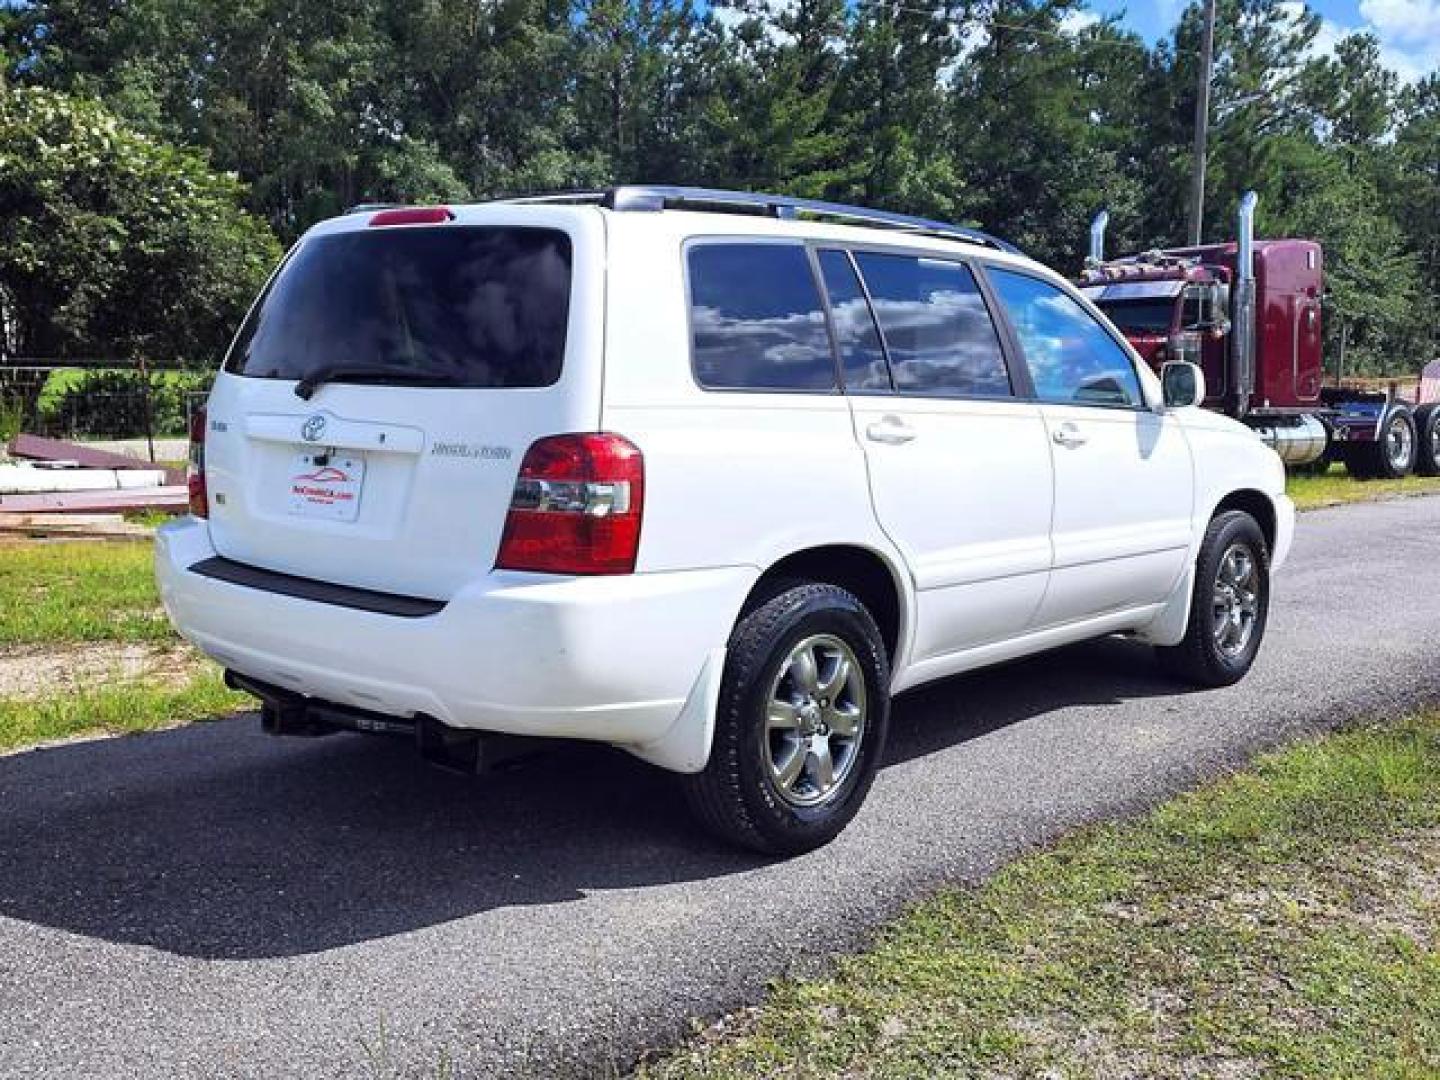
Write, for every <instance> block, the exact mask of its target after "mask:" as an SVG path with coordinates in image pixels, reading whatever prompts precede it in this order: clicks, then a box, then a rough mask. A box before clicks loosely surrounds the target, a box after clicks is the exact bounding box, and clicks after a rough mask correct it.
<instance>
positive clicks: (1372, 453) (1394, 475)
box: [1345, 405, 1416, 480]
mask: <svg viewBox="0 0 1440 1080" xmlns="http://www.w3.org/2000/svg"><path fill="white" fill-rule="evenodd" d="M1415 450H1416V438H1415V418H1414V416H1412V415H1411V413H1410V410H1409V409H1408V408H1406V407H1405V406H1404V405H1397V406H1395V407H1394V408H1393V409H1391V410H1390V412H1389V414H1388V415H1387V416H1386V417H1385V422H1384V423H1383V424H1382V425H1381V426H1380V433H1379V437H1378V438H1376V440H1375V441H1374V442H1370V443H1359V444H1354V445H1351V446H1350V447H1349V448H1348V451H1347V454H1346V458H1345V463H1346V465H1347V466H1348V467H1349V469H1350V472H1351V474H1352V475H1354V476H1356V477H1358V478H1359V479H1362V480H1375V479H1380V480H1399V479H1400V478H1401V477H1403V476H1408V475H1410V470H1411V469H1413V468H1414V467H1415V458H1416V452H1415Z"/></svg>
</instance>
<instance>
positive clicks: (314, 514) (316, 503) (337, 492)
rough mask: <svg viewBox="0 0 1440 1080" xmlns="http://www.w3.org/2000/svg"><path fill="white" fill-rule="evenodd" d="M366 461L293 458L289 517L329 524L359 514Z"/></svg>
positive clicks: (310, 456)
mask: <svg viewBox="0 0 1440 1080" xmlns="http://www.w3.org/2000/svg"><path fill="white" fill-rule="evenodd" d="M364 484H365V458H364V456H363V455H360V454H319V453H302V454H296V455H295V458H294V460H293V462H292V466H291V469H290V496H289V501H290V513H292V514H296V515H298V516H300V517H309V518H324V519H326V520H329V521H354V520H355V518H356V517H358V516H359V514H360V490H361V488H362V487H363V486H364Z"/></svg>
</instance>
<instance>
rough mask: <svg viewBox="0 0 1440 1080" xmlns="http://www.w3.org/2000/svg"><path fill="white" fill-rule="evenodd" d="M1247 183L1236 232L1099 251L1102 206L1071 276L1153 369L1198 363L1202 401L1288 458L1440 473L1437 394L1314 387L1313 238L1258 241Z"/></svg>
mask: <svg viewBox="0 0 1440 1080" xmlns="http://www.w3.org/2000/svg"><path fill="white" fill-rule="evenodd" d="M1257 203H1258V200H1257V199H1256V197H1255V194H1254V193H1253V192H1250V193H1248V194H1247V195H1245V196H1244V197H1243V198H1242V199H1241V202H1240V211H1239V216H1238V220H1237V231H1236V237H1237V238H1236V241H1235V242H1234V243H1225V244H1206V245H1202V246H1198V247H1182V248H1170V249H1165V250H1163V251H1160V250H1156V251H1146V252H1142V253H1139V254H1136V255H1129V256H1123V257H1119V258H1113V259H1106V257H1105V253H1104V236H1105V229H1106V226H1107V224H1108V222H1109V215H1108V214H1105V213H1104V212H1103V211H1102V213H1101V214H1099V215H1097V216H1096V218H1095V221H1094V222H1093V224H1092V226H1091V250H1090V256H1089V258H1088V259H1087V261H1086V266H1085V271H1084V273H1083V274H1082V276H1081V278H1080V285H1081V287H1082V289H1083V291H1084V292H1085V294H1086V295H1087V296H1088V297H1089V298H1090V299H1091V300H1092V301H1094V302H1095V304H1096V305H1097V306H1098V307H1099V308H1100V309H1101V310H1102V311H1103V312H1104V313H1105V315H1106V316H1107V317H1108V318H1109V319H1110V320H1111V321H1112V322H1114V324H1115V325H1116V326H1117V327H1118V328H1119V329H1120V330H1121V332H1122V333H1124V334H1125V336H1126V337H1127V338H1128V339H1129V340H1130V342H1131V344H1132V345H1133V346H1134V347H1135V349H1136V350H1137V351H1138V352H1139V353H1140V355H1141V356H1142V357H1144V358H1145V360H1146V361H1147V362H1148V363H1150V364H1151V365H1152V367H1154V368H1156V369H1157V370H1158V369H1159V367H1160V365H1162V364H1163V363H1165V362H1166V361H1167V360H1189V361H1192V362H1194V363H1197V364H1199V365H1200V366H1201V367H1203V368H1204V371H1205V382H1206V386H1207V388H1208V391H1209V392H1208V394H1207V398H1206V402H1205V405H1206V407H1207V408H1211V409H1214V410H1216V411H1218V412H1223V413H1224V414H1226V415H1227V416H1231V417H1234V418H1235V419H1237V420H1240V421H1242V422H1243V423H1245V424H1247V425H1248V426H1250V427H1251V428H1252V429H1253V430H1254V431H1255V432H1256V434H1258V435H1259V436H1260V438H1261V439H1262V440H1263V441H1264V442H1265V443H1266V444H1267V445H1269V446H1270V447H1272V448H1273V449H1274V450H1275V452H1276V453H1277V454H1279V455H1280V457H1281V459H1282V460H1283V461H1284V462H1285V463H1286V464H1287V465H1290V466H1293V467H1296V468H1310V467H1318V468H1326V467H1328V466H1329V465H1330V463H1331V462H1332V461H1337V460H1338V461H1343V462H1344V463H1345V465H1346V467H1347V468H1348V469H1349V471H1350V472H1351V473H1352V474H1353V475H1355V476H1357V477H1361V478H1371V477H1388V478H1396V477H1401V476H1404V475H1406V474H1407V473H1409V472H1410V471H1411V470H1412V469H1414V470H1415V471H1417V472H1419V473H1421V474H1424V475H1429V476H1434V475H1437V474H1440V402H1437V401H1435V400H1431V399H1429V398H1426V397H1425V395H1424V393H1423V386H1422V388H1421V392H1420V393H1417V395H1416V397H1415V400H1414V401H1406V400H1404V399H1403V398H1402V397H1401V396H1399V395H1398V394H1394V393H1373V392H1364V391H1355V390H1350V389H1343V388H1339V387H1323V386H1322V382H1323V379H1324V358H1323V335H1322V333H1321V326H1322V321H1323V320H1322V308H1323V302H1324V292H1325V276H1324V275H1325V265H1324V264H1325V259H1324V253H1323V251H1322V250H1321V248H1320V245H1319V244H1317V243H1316V242H1314V241H1313V240H1301V239H1271V240H1257V239H1255V235H1254V230H1255V211H1256V206H1257Z"/></svg>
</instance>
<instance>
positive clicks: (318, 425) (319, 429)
mask: <svg viewBox="0 0 1440 1080" xmlns="http://www.w3.org/2000/svg"><path fill="white" fill-rule="evenodd" d="M324 434H325V417H323V416H321V415H320V414H319V413H316V414H315V415H314V416H312V417H310V418H309V419H308V420H306V421H305V423H304V424H302V425H301V426H300V435H301V437H303V438H304V440H305V441H306V442H319V441H320V436H321V435H324Z"/></svg>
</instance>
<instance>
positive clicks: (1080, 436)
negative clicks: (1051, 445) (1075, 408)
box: [1050, 420, 1090, 447]
mask: <svg viewBox="0 0 1440 1080" xmlns="http://www.w3.org/2000/svg"><path fill="white" fill-rule="evenodd" d="M1050 438H1052V439H1054V440H1055V442H1057V443H1059V444H1060V445H1061V446H1071V447H1074V446H1084V445H1085V444H1086V443H1087V442H1089V441H1090V439H1089V437H1088V436H1086V435H1085V434H1084V432H1082V431H1081V430H1080V429H1079V428H1078V427H1076V426H1075V425H1074V424H1072V423H1071V422H1070V421H1069V420H1066V421H1065V423H1063V424H1061V425H1060V426H1059V427H1058V428H1056V429H1055V433H1054V434H1053V435H1051V436H1050Z"/></svg>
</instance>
